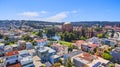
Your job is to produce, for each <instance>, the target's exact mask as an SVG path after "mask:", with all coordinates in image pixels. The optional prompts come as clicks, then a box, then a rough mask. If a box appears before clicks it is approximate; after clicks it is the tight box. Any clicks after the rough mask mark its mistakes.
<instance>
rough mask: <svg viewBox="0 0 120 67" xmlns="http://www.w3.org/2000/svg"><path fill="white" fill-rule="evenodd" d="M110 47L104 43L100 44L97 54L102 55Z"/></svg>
mask: <svg viewBox="0 0 120 67" xmlns="http://www.w3.org/2000/svg"><path fill="white" fill-rule="evenodd" d="M109 49H111V48H110V47H109V46H108V45H103V46H100V47H98V48H97V50H96V53H95V54H96V55H97V56H100V57H101V56H102V54H103V53H104V52H105V51H107V50H109Z"/></svg>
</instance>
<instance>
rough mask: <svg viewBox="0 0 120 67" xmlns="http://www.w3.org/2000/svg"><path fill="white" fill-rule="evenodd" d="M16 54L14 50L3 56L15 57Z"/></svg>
mask: <svg viewBox="0 0 120 67" xmlns="http://www.w3.org/2000/svg"><path fill="white" fill-rule="evenodd" d="M17 54H18V51H17V50H16V51H11V52H7V53H6V54H5V56H12V55H17Z"/></svg>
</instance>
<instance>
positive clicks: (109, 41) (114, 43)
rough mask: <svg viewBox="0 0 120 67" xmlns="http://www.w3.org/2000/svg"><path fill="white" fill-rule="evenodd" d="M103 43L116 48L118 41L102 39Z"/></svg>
mask: <svg viewBox="0 0 120 67" xmlns="http://www.w3.org/2000/svg"><path fill="white" fill-rule="evenodd" d="M101 43H102V44H105V45H108V46H112V47H114V46H115V45H116V44H117V43H116V41H114V40H110V39H102V40H101Z"/></svg>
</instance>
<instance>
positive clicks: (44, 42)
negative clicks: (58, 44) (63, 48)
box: [34, 38, 48, 46]
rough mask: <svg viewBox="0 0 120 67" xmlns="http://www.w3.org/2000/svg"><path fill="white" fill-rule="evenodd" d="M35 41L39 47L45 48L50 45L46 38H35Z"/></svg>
mask: <svg viewBox="0 0 120 67" xmlns="http://www.w3.org/2000/svg"><path fill="white" fill-rule="evenodd" d="M34 41H35V42H36V45H38V46H45V45H47V43H48V42H47V39H46V38H43V39H36V38H35V39H34Z"/></svg>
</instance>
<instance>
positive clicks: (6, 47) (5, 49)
mask: <svg viewBox="0 0 120 67" xmlns="http://www.w3.org/2000/svg"><path fill="white" fill-rule="evenodd" d="M4 51H5V52H11V51H13V48H12V46H10V45H6V46H5V47H4Z"/></svg>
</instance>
